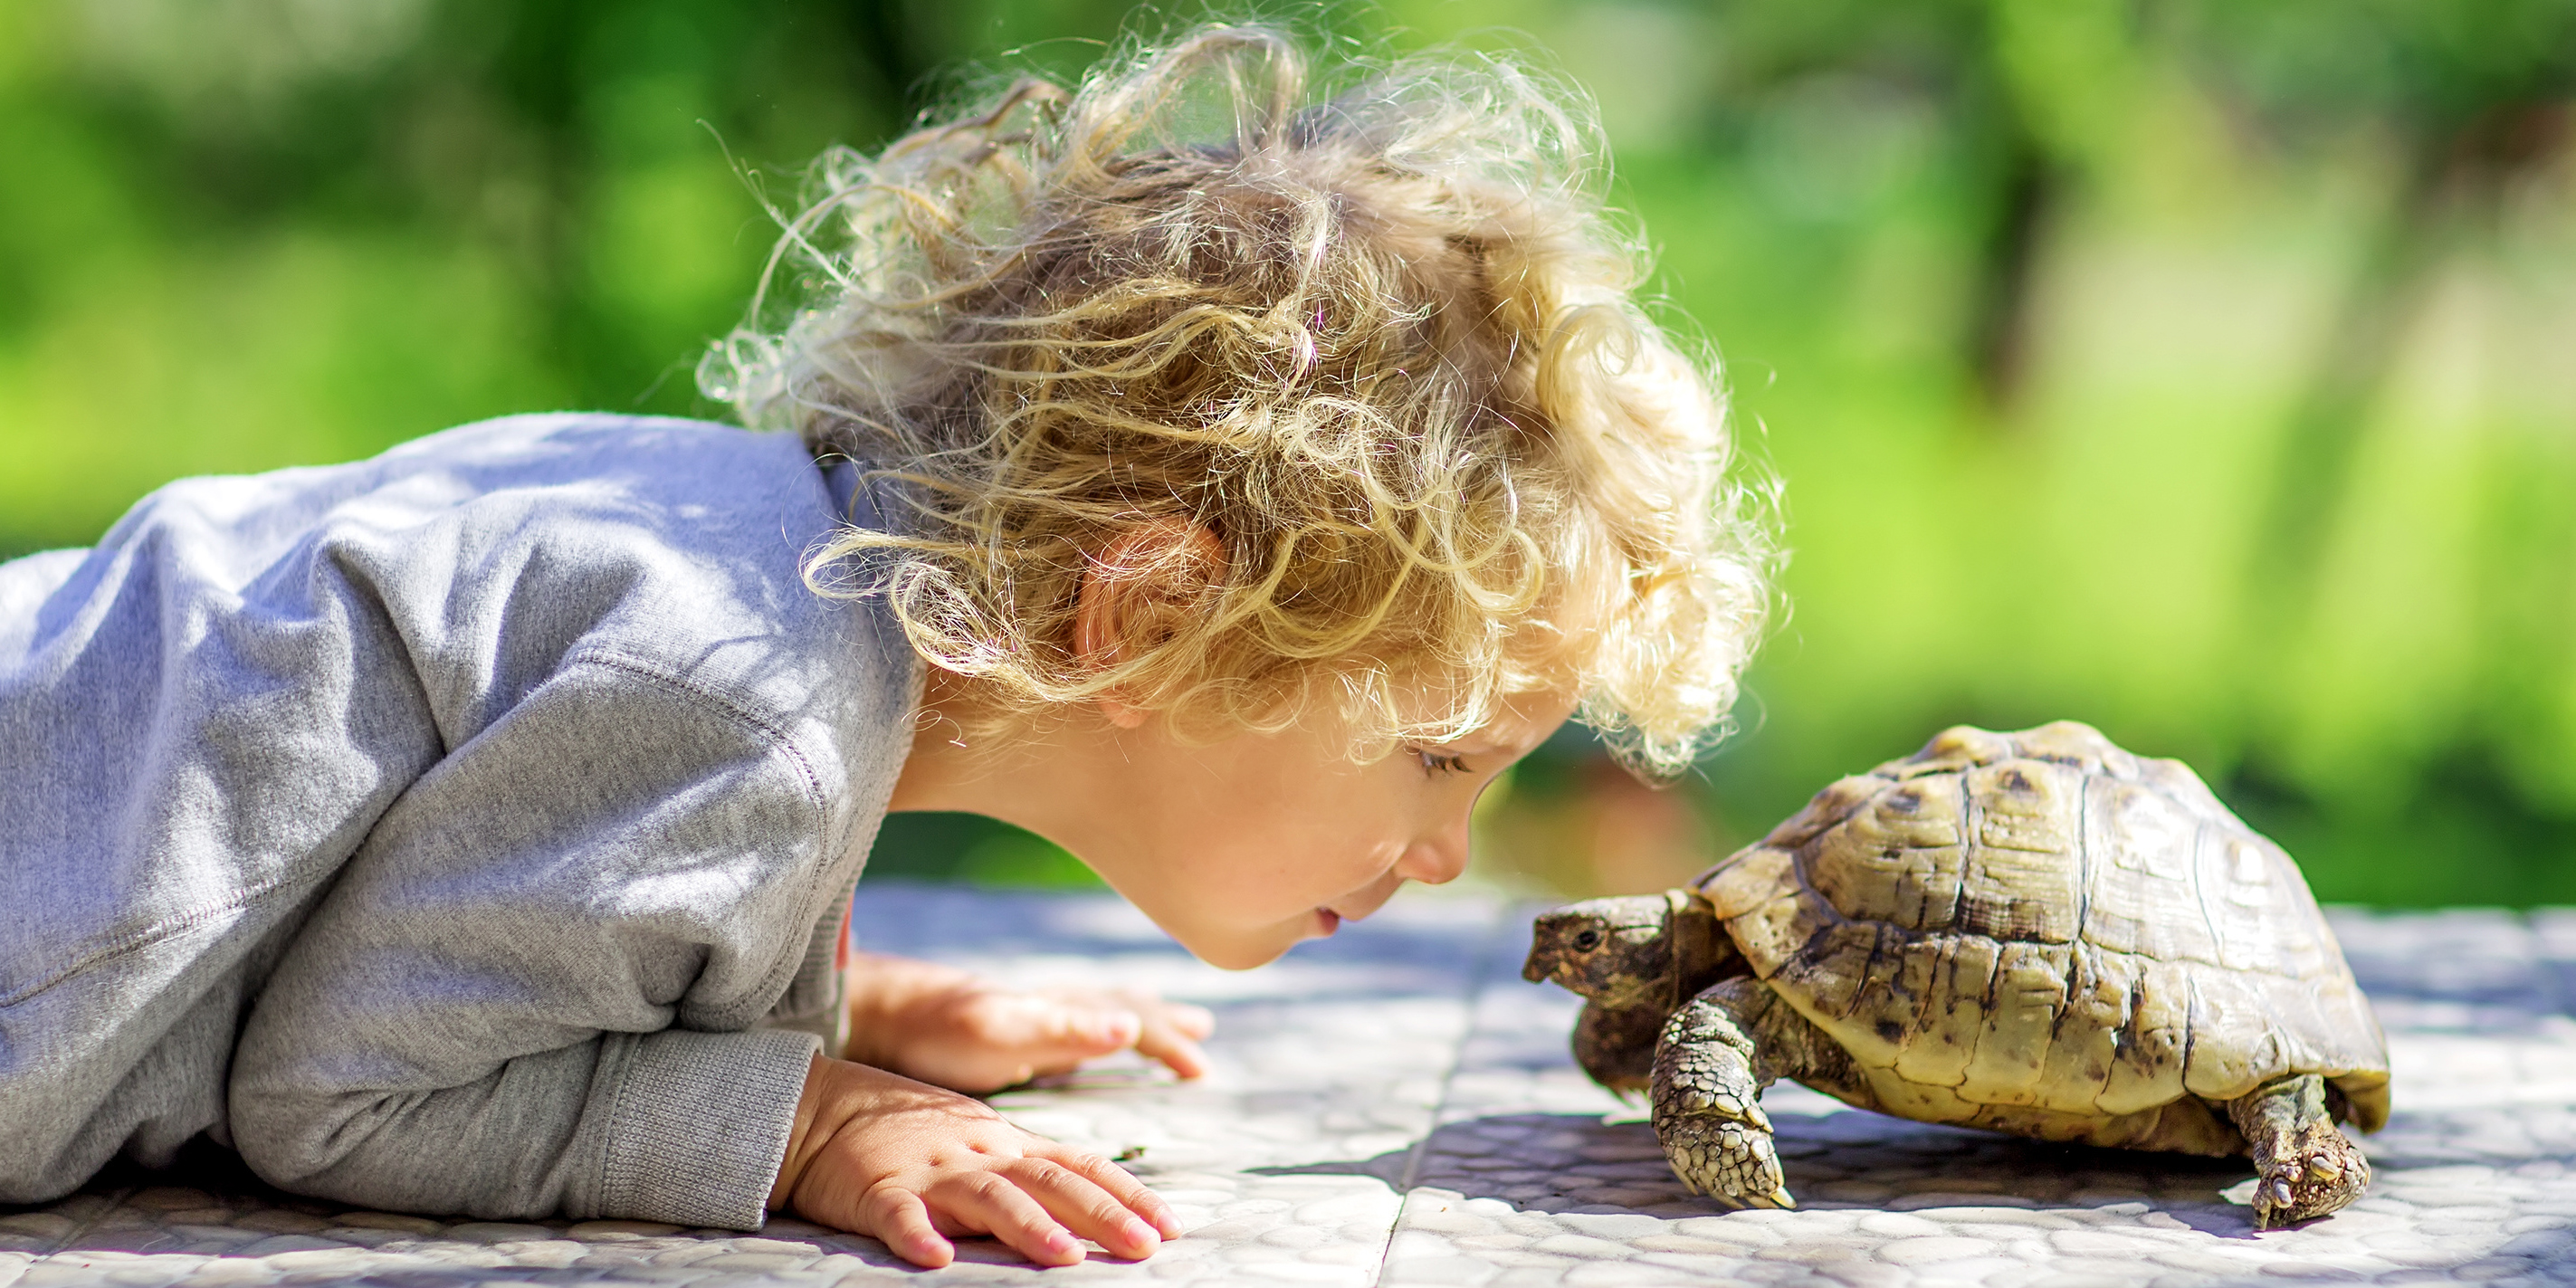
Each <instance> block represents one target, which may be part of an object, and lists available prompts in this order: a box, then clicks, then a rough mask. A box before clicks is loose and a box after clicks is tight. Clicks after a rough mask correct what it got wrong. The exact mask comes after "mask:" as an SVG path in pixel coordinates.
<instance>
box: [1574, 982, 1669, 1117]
mask: <svg viewBox="0 0 2576 1288" xmlns="http://www.w3.org/2000/svg"><path fill="white" fill-rule="evenodd" d="M1664 1018H1665V1017H1664V1011H1663V1008H1662V1007H1659V1006H1604V1005H1602V1004H1601V1002H1600V1000H1599V999H1597V998H1596V999H1594V1000H1592V1001H1589V1002H1585V1003H1584V1004H1583V1014H1582V1016H1581V1017H1580V1018H1578V1019H1577V1020H1575V1022H1574V1062H1575V1063H1576V1064H1579V1065H1581V1066H1583V1071H1584V1072H1585V1073H1588V1074H1590V1075H1592V1080H1593V1081H1594V1082H1597V1083H1600V1084H1601V1085H1602V1086H1605V1087H1608V1088H1609V1089H1611V1090H1612V1091H1615V1092H1617V1093H1619V1098H1620V1099H1622V1100H1625V1099H1627V1098H1628V1093H1629V1092H1632V1091H1644V1090H1646V1088H1647V1086H1648V1085H1649V1083H1650V1081H1651V1080H1652V1079H1653V1077H1654V1072H1655V1043H1656V1041H1657V1039H1659V1038H1660V1037H1661V1036H1662V1035H1663V1031H1664Z"/></svg>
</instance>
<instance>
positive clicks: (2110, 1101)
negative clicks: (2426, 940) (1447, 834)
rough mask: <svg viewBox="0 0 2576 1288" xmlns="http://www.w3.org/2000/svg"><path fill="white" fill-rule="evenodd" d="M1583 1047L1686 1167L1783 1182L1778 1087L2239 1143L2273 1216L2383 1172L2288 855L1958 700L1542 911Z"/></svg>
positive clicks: (2191, 792)
mask: <svg viewBox="0 0 2576 1288" xmlns="http://www.w3.org/2000/svg"><path fill="white" fill-rule="evenodd" d="M1532 938H1533V942H1532V944H1531V947H1530V955H1529V961H1528V964H1527V965H1526V966H1525V967H1524V968H1523V971H1522V973H1523V975H1524V976H1526V977H1527V978H1528V979H1530V980H1531V981H1532V982H1538V981H1541V980H1553V981H1555V982H1557V983H1558V984H1561V985H1563V986H1565V987H1566V988H1568V989H1570V990H1572V991H1574V992H1576V993H1579V994H1582V995H1583V996H1584V997H1585V999H1586V1003H1585V1005H1584V1008H1583V1014H1582V1018H1581V1019H1580V1020H1579V1021H1578V1022H1577V1023H1576V1025H1575V1030H1574V1050H1575V1056H1576V1059H1577V1060H1578V1061H1579V1062H1580V1063H1581V1064H1582V1065H1583V1067H1584V1069H1585V1071H1586V1072H1588V1073H1590V1074H1591V1075H1592V1076H1593V1078H1595V1079H1596V1080H1598V1081H1600V1082H1601V1083H1603V1084H1604V1085H1606V1086H1609V1087H1611V1088H1613V1089H1614V1090H1619V1091H1622V1092H1629V1091H1637V1090H1643V1091H1646V1092H1647V1093H1648V1095H1649V1096H1650V1098H1651V1104H1652V1112H1653V1119H1654V1128H1655V1135H1656V1137H1657V1138H1658V1139H1659V1140H1660V1141H1661V1142H1662V1144H1663V1148H1664V1153H1665V1156H1666V1157H1667V1158H1668V1159H1670V1160H1671V1162H1672V1165H1673V1170H1674V1172H1675V1173H1677V1174H1678V1175H1679V1176H1680V1178H1681V1180H1682V1182H1683V1183H1684V1184H1685V1185H1687V1186H1689V1187H1690V1188H1691V1190H1692V1192H1694V1193H1705V1194H1708V1195H1710V1196H1712V1197H1715V1198H1718V1199H1720V1200H1722V1201H1725V1202H1728V1203H1730V1204H1733V1205H1736V1206H1759V1207H1791V1206H1794V1203H1793V1200H1792V1199H1791V1198H1790V1195H1789V1192H1788V1191H1787V1189H1785V1188H1784V1187H1783V1183H1782V1176H1781V1171H1780V1164H1779V1160H1778V1157H1777V1155H1776V1154H1775V1153H1774V1151H1773V1147H1772V1141H1771V1124H1770V1120H1769V1119H1768V1117H1766V1116H1765V1115H1764V1113H1763V1112H1762V1107H1761V1104H1760V1100H1759V1097H1760V1094H1761V1090H1762V1088H1764V1087H1766V1086H1768V1085H1770V1083H1771V1082H1772V1081H1773V1080H1774V1079H1776V1078H1780V1077H1788V1078H1792V1079H1795V1080H1797V1081H1799V1082H1802V1083H1805V1084H1806V1085H1808V1086H1810V1087H1813V1088H1815V1089H1816V1090H1818V1091H1821V1092H1824V1093H1825V1094H1827V1095H1830V1096H1833V1097H1835V1098H1837V1099H1840V1100H1842V1101H1844V1102H1846V1103H1848V1104H1852V1105H1857V1106H1859V1107H1861V1108H1863V1109H1873V1110H1877V1111H1879V1112H1882V1113H1888V1114H1894V1115H1897V1116H1899V1117H1904V1118H1911V1119H1917V1120H1920V1121H1924V1122H1934V1123H1950V1124H1956V1125H1961V1126H1969V1127H1982V1128H1990V1129H1993V1130H1997V1131H2004V1132H2012V1133H2016V1134H2019V1135H2023V1136H2030V1137H2036V1138H2038V1139H2041V1140H2050V1141H2065V1142H2076V1143H2082V1144H2089V1145H2101V1146H2113V1147H2123V1148H2130V1149H2152V1150H2174V1151H2179V1152H2182V1153H2188V1154H2204V1155H2217V1156H2227V1155H2237V1154H2250V1155H2251V1156H2252V1158H2253V1162H2254V1167H2255V1171H2256V1174H2257V1177H2256V1186H2255V1193H2254V1211H2255V1217H2256V1221H2257V1224H2258V1225H2260V1226H2262V1227H2264V1228H2270V1227H2274V1226H2280V1225H2288V1224H2292V1223H2295V1222H2299V1221H2304V1220H2308V1219H2311V1218H2313V1217H2318V1216H2322V1215H2324V1214H2326V1213H2329V1212H2332V1211H2334V1210H2336V1209H2338V1208H2340V1207H2342V1206H2343V1205H2345V1204H2346V1203H2349V1202H2351V1201H2352V1200H2353V1199H2354V1198H2356V1197H2358V1196H2359V1195H2360V1194H2361V1192H2362V1191H2363V1190H2364V1189H2366V1188H2367V1187H2368V1186H2369V1183H2370V1165H2369V1163H2368V1162H2367V1161H2366V1160H2365V1159H2364V1158H2363V1157H2362V1154H2361V1151H2360V1150H2359V1148H2358V1147H2356V1146H2355V1145H2354V1144H2353V1142H2352V1140H2351V1138H2349V1137H2348V1136H2346V1135H2345V1134H2344V1133H2343V1132H2342V1131H2340V1130H2338V1129H2337V1127H2336V1124H2337V1123H2350V1124H2352V1125H2354V1126H2355V1127H2358V1128H2360V1129H2361V1130H2363V1131H2365V1132H2367V1131H2374V1130H2377V1129H2378V1128H2379V1127H2380V1126H2381V1125H2382V1124H2384V1123H2385V1122H2387V1120H2388V1042H2387V1038H2386V1037H2385V1036H2383V1035H2382V1034H2381V1032H2380V1028H2379V1022H2378V1020H2377V1019H2376V1018H2374V1017H2373V1016H2372V1014H2371V1010H2370V1004H2369V1002H2368V1000H2367V999H2365V998H2364V997H2363V996H2362V993H2361V989H2360V987H2359V985H2357V984H2356V983H2355V982H2354V980H2353V977H2352V970H2351V968H2350V967H2349V966H2347V965H2346V964H2345V962H2344V959H2343V951H2342V949H2341V948H2340V947H2339V946H2338V945H2337V944H2336V942H2335V937H2334V932H2333V931H2332V930H2330V929H2329V928H2328V927H2327V926H2326V923H2325V919H2324V917H2323V916H2322V915H2321V914H2320V913H2319V912H2318V910H2317V904H2316V899H2315V897H2314V896H2312V895H2311V894H2309V892H2308V887H2307V882H2306V881H2305V880H2304V879H2302V878H2301V877H2300V875H2299V870H2298V867H2297V866H2296V865H2295V864H2293V863H2292V862H2291V861H2290V857H2289V855H2288V854H2286V853H2284V852H2283V851H2282V850H2281V848H2280V847H2279V846H2277V845H2274V844H2273V843H2272V842H2270V841H2269V840H2266V839H2264V838H2263V837H2262V836H2260V835H2258V834H2256V833H2255V832H2254V830H2253V829H2251V828H2249V827H2247V826H2246V825H2245V824H2244V823H2243V822H2241V821H2239V820H2238V819H2237V817H2236V816H2235V815H2234V814H2232V813H2229V812H2228V810H2227V808H2226V807H2225V806H2223V805H2221V804H2219V802H2218V798H2217V797H2215V796H2213V795H2212V794H2211V793H2210V791H2209V789H2208V788H2207V787H2206V786H2204V785H2203V784H2202V783H2201V781H2200V779H2199V778H2198V777H2197V776H2195V775H2194V774H2193V773H2192V772H2191V770H2190V769H2189V768H2187V767H2185V766H2184V765H2183V764H2181V763H2180V762H2178V761H2172V760H2154V759H2148V758H2145V757H2140V756H2133V755H2131V754H2130V753H2128V752H2126V751H2123V750H2121V749H2120V748H2118V747H2116V746H2114V745H2112V743H2111V742H2110V740H2109V739H2107V738H2104V737H2103V736H2102V735H2101V734H2100V733H2098V732H2096V731H2094V730H2093V729H2091V728H2090V727H2088V726H2085V725H2082V724H2079V723H2076V722H2074V721H2059V722H2057V723H2055V724H2048V725H2042V726H2040V727H2039V728H2036V729H2028V730H2023V731H2021V732H2018V733H1994V732H1989V731H1987V730H1983V729H1976V728H1970V727H1966V726H1961V727H1959V728H1954V729H1950V730H1947V731H1945V732H1943V733H1941V734H1940V735H1938V736H1937V737H1935V738H1933V739H1932V741H1931V742H1930V743H1928V744H1927V745H1925V746H1924V748H1923V750H1922V751H1920V752H1918V753H1916V754H1915V755H1913V756H1911V757H1908V758H1906V759H1902V760H1895V761H1890V762H1888V763H1887V764H1884V765H1881V766H1879V767H1878V768H1876V769H1874V770H1872V771H1870V772H1869V773H1868V774H1865V775H1861V776H1858V777H1852V778H1845V779H1843V780H1842V781H1840V782H1838V783H1835V784H1834V785H1833V786H1831V787H1828V788H1826V789H1825V790H1824V791H1823V792H1821V793H1818V794H1817V796H1816V797H1815V799H1814V800H1812V801H1810V802H1809V803H1808V805H1807V807H1806V808H1805V809H1804V810H1802V811H1800V812H1799V813H1798V814H1797V815H1796V816H1795V817H1792V818H1791V819H1789V820H1788V821H1787V822H1785V823H1782V824H1781V825H1780V826H1779V827H1778V828H1776V829H1774V830H1773V831H1772V832H1771V834H1770V835H1769V836H1766V837H1764V838H1763V839H1762V840H1761V841H1760V842H1758V843H1756V844H1754V845H1751V846H1748V847H1746V848H1745V849H1743V850H1741V851H1738V852H1737V853H1735V854H1734V855H1732V856H1730V857H1729V858H1727V859H1726V860H1724V861H1723V862H1721V863H1719V864H1718V865H1717V866H1716V867H1713V868H1711V869H1709V870H1708V871H1707V872H1705V873H1703V874H1702V875H1701V876H1700V877H1699V878H1698V879H1697V880H1695V881H1694V882H1693V883H1692V885H1691V888H1689V889H1681V890H1669V891H1666V892H1665V893H1663V894H1660V895H1642V896H1634V897H1628V898H1614V899H1593V900H1589V901H1587V902H1583V903H1577V904H1572V905H1569V906H1567V907H1564V908H1560V909H1557V910H1555V911H1553V912H1550V913H1547V914H1544V915H1543V916H1541V917H1540V918H1539V919H1538V922H1537V925H1536V926H1535V927H1534V930H1533V936H1532Z"/></svg>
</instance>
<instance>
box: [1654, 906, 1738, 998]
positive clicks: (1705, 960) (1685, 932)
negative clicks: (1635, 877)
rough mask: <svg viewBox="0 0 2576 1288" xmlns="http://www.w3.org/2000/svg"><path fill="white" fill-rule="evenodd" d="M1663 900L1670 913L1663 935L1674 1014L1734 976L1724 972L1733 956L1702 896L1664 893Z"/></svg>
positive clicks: (1722, 932)
mask: <svg viewBox="0 0 2576 1288" xmlns="http://www.w3.org/2000/svg"><path fill="white" fill-rule="evenodd" d="M1664 899H1665V902H1666V904H1667V906H1668V907H1669V908H1670V909H1671V913H1670V916H1669V918H1668V919H1667V920H1666V922H1665V926H1666V929H1665V931H1664V933H1665V935H1666V936H1667V937H1668V938H1670V940H1671V941H1672V945H1673V997H1672V1009H1673V1010H1675V1011H1678V1010H1680V1009H1681V1008H1682V1005H1683V1004H1684V1003H1686V1002H1688V1001H1690V1000H1691V999H1692V998H1694V997H1697V996H1698V995H1699V991H1700V990H1701V989H1704V988H1706V987H1708V986H1709V985H1711V984H1714V983H1716V982H1717V981H1718V980H1719V979H1720V978H1722V977H1724V976H1726V975H1730V974H1734V973H1736V972H1734V971H1730V970H1728V969H1727V967H1728V966H1729V965H1730V964H1734V959H1735V957H1736V953H1735V945H1734V943H1733V942H1732V941H1730V940H1728V939H1727V937H1726V931H1725V930H1724V929H1723V928H1722V927H1720V926H1719V925H1718V924H1717V909H1716V907H1715V906H1713V905H1711V904H1710V903H1709V901H1708V899H1707V897H1706V896H1704V895H1702V894H1700V893H1699V892H1698V891H1696V890H1667V891H1665V892H1664Z"/></svg>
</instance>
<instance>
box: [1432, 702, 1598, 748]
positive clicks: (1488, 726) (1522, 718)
mask: <svg viewBox="0 0 2576 1288" xmlns="http://www.w3.org/2000/svg"><path fill="white" fill-rule="evenodd" d="M1574 707H1575V695H1573V694H1571V693H1519V694H1513V695H1511V696H1509V697H1506V698H1504V699H1503V700H1502V704H1501V706H1500V709H1498V710H1497V711H1495V713H1494V715H1493V718H1492V719H1489V720H1487V721H1486V722H1485V723H1483V724H1481V725H1478V726H1476V727H1475V728H1473V729H1470V730H1468V731H1467V732H1465V733H1462V734H1460V735H1458V736H1457V737H1455V738H1448V739H1442V740H1440V741H1438V742H1437V743H1436V744H1434V745H1437V746H1438V747H1439V748H1440V749H1441V750H1443V751H1451V752H1456V753H1458V754H1460V755H1476V754H1484V755H1491V754H1494V753H1497V752H1501V753H1506V754H1509V755H1514V756H1518V755H1521V754H1523V753H1525V752H1527V751H1529V750H1530V749H1531V748H1533V747H1536V746H1537V745H1539V744H1540V743H1542V742H1545V741H1547V738H1548V735H1549V734H1552V733H1555V732H1556V730H1557V726H1559V725H1562V724H1564V723H1565V721H1566V718H1567V717H1569V716H1571V715H1573V714H1574Z"/></svg>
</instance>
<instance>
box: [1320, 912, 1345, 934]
mask: <svg viewBox="0 0 2576 1288" xmlns="http://www.w3.org/2000/svg"><path fill="white" fill-rule="evenodd" d="M1315 917H1316V919H1317V920H1319V921H1321V922H1323V923H1324V934H1325V936H1326V937H1330V936H1331V935H1332V933H1333V932H1334V931H1336V930H1339V929H1341V927H1342V914H1340V913H1338V912H1335V911H1333V910H1332V909H1330V908H1317V909H1316V910H1315Z"/></svg>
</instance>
